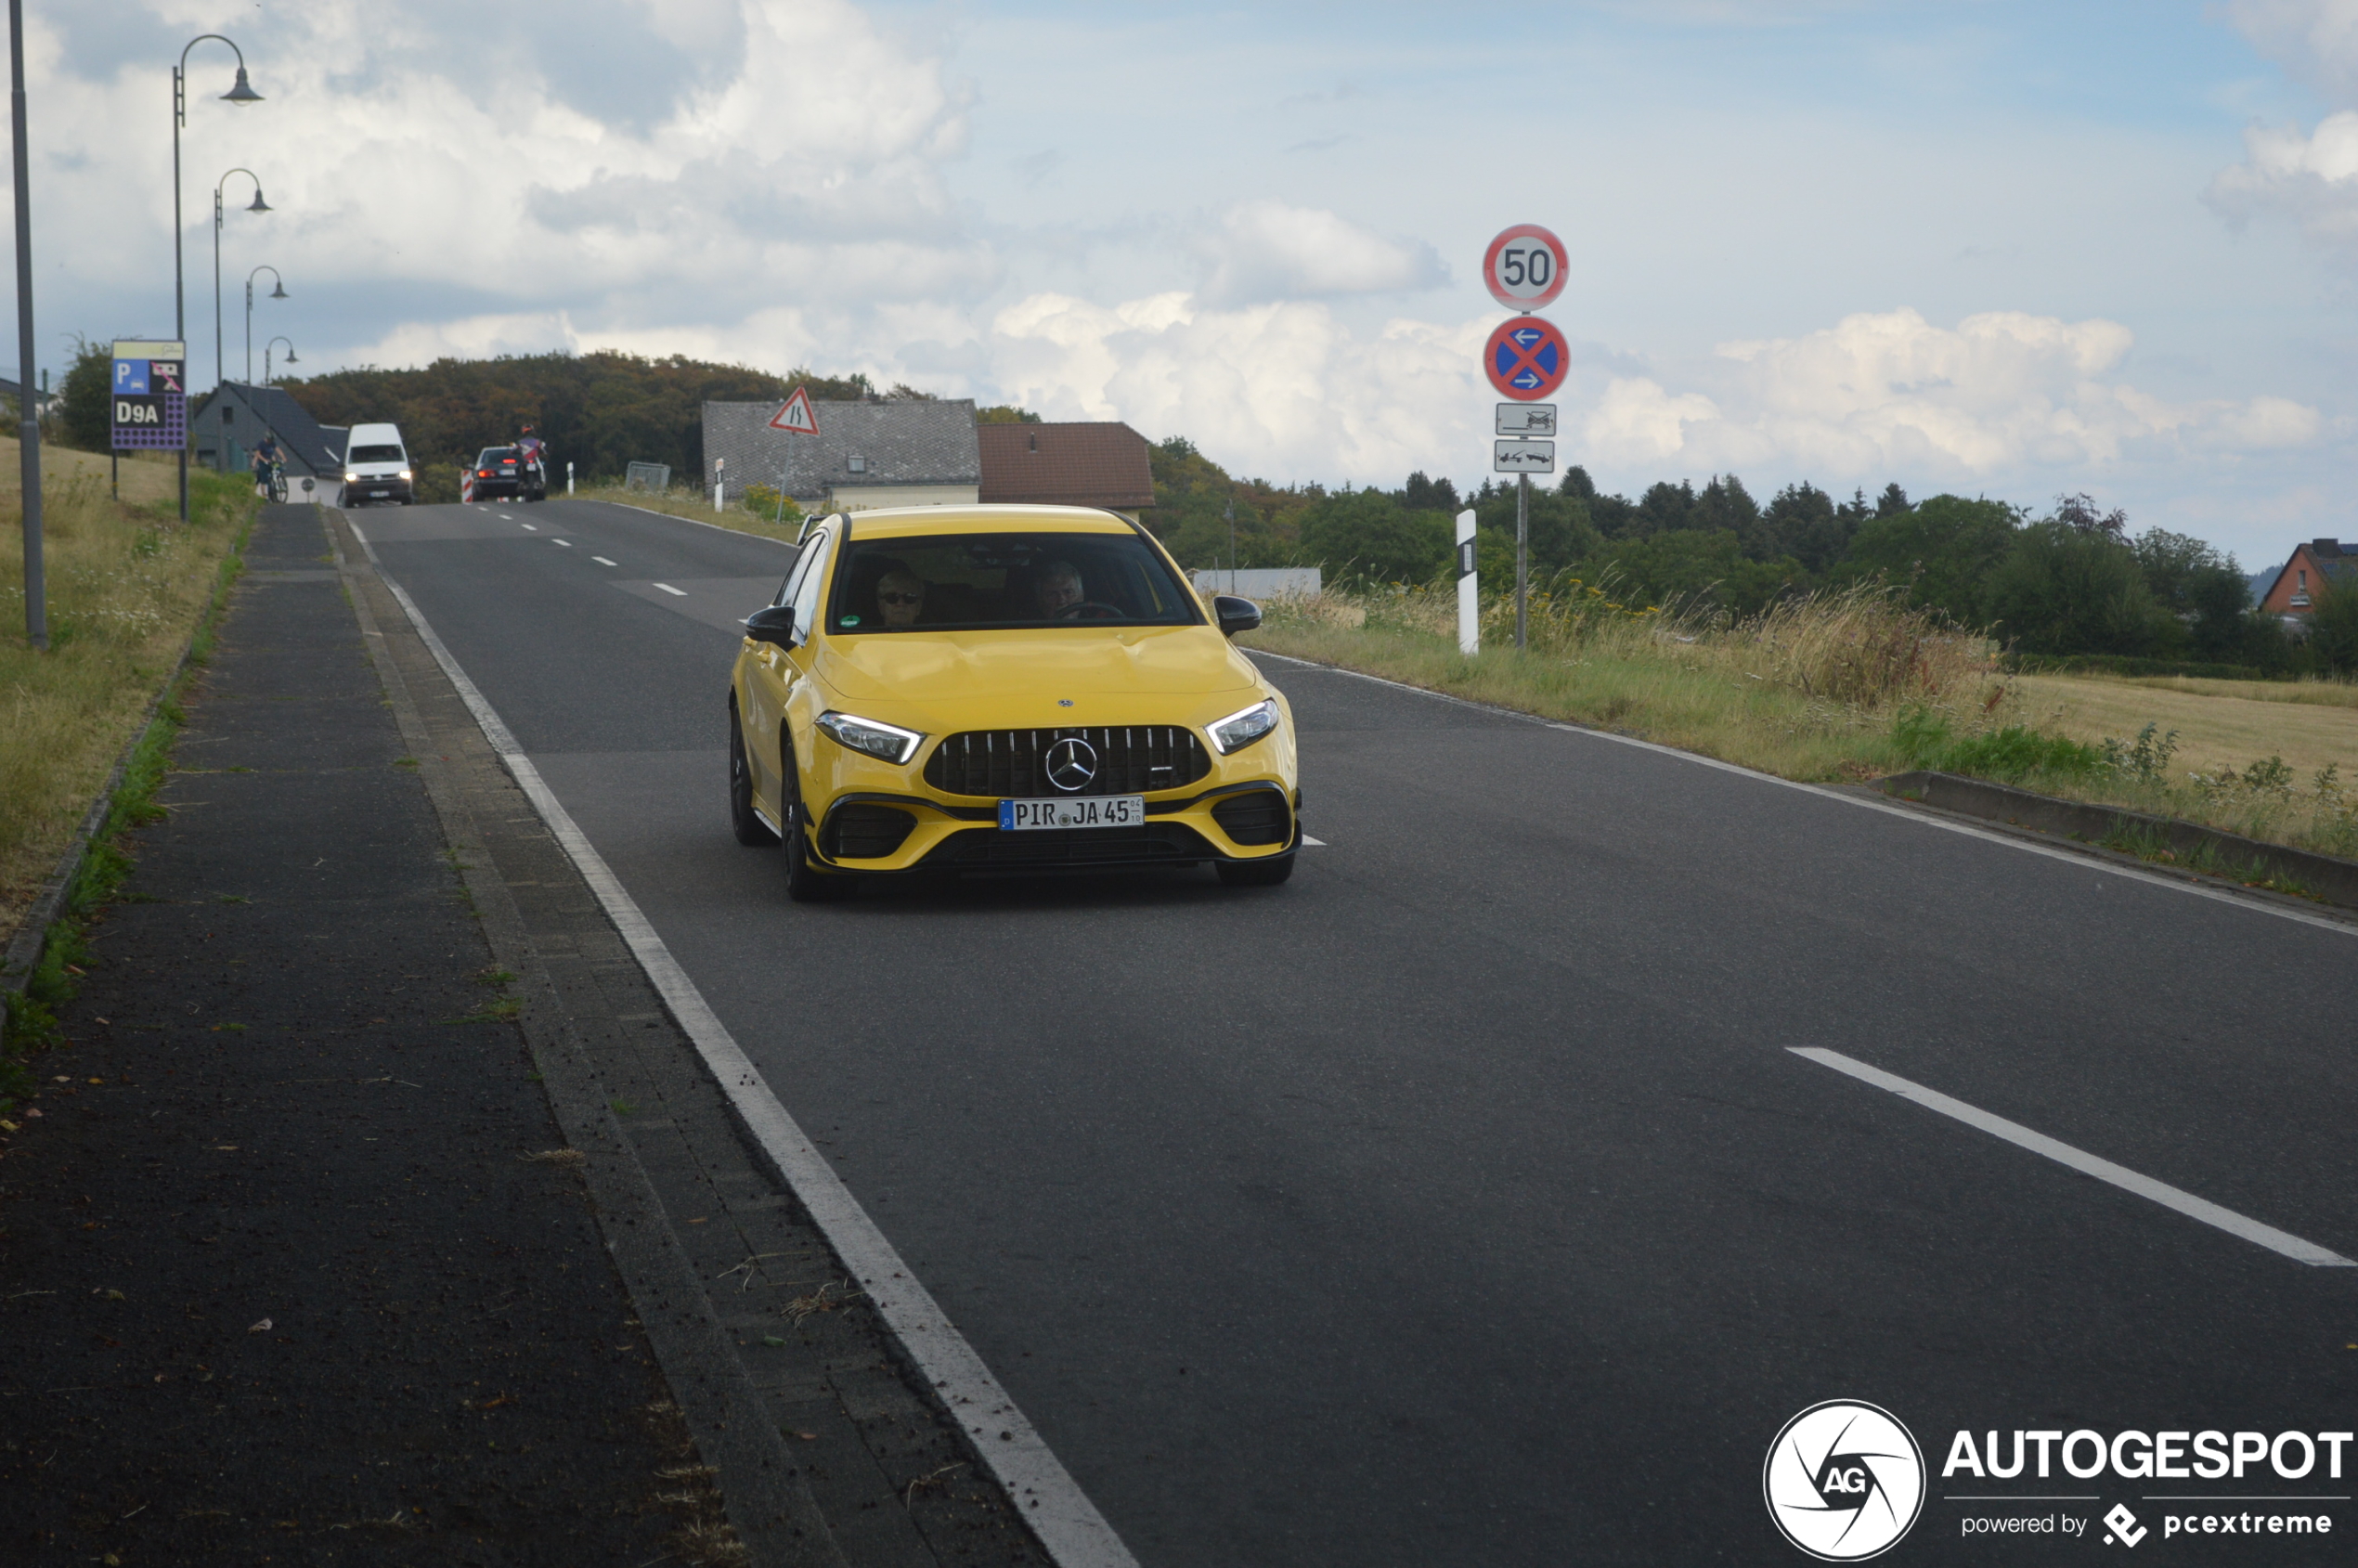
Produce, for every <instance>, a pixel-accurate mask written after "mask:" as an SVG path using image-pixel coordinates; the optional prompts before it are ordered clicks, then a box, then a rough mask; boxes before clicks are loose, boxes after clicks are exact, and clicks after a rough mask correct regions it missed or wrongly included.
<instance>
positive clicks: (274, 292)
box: [246, 186, 287, 382]
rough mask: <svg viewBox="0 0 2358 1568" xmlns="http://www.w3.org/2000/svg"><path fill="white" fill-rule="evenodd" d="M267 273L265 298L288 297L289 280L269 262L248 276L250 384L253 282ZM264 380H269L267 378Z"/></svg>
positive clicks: (249, 373)
mask: <svg viewBox="0 0 2358 1568" xmlns="http://www.w3.org/2000/svg"><path fill="white" fill-rule="evenodd" d="M253 199H254V200H255V201H261V200H262V188H261V187H260V186H256V187H255V188H254V192H253ZM247 211H248V212H252V211H253V208H248V209H247ZM264 273H268V274H269V275H270V292H269V293H268V294H267V295H266V296H265V297H266V298H268V299H274V300H282V299H285V298H286V297H287V280H286V279H283V278H281V277H279V269H278V268H277V267H275V266H271V265H270V264H269V263H268V262H264V263H263V264H262V265H261V266H257V267H255V268H254V269H253V271H252V272H249V273H247V274H246V380H247V381H248V382H252V381H253V280H254V279H256V278H259V277H261V276H262V275H263V274H264ZM264 357H265V358H267V357H269V356H268V355H267V354H265V355H264ZM264 379H265V380H266V381H267V380H268V378H267V377H265V378H264Z"/></svg>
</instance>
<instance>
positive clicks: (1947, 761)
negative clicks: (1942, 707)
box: [1891, 706, 2108, 784]
mask: <svg viewBox="0 0 2358 1568" xmlns="http://www.w3.org/2000/svg"><path fill="white" fill-rule="evenodd" d="M1891 738H1892V741H1893V743H1894V745H1897V746H1898V750H1899V752H1900V755H1901V756H1903V757H1904V758H1907V759H1908V761H1909V763H1910V765H1911V766H1913V767H1917V768H1924V769H1928V770H1930V771H1933V772H1936V773H1966V774H1970V775H1972V776H1973V777H1976V778H1983V779H1995V780H1997V781H1998V782H1999V783H2001V784H2020V783H2022V782H2023V780H2025V779H2027V778H2029V777H2031V776H2032V775H2033V774H2040V773H2043V774H2047V775H2049V776H2052V777H2056V778H2090V777H2093V776H2095V775H2098V774H2101V773H2104V772H2105V771H2108V770H2107V766H2106V763H2105V754H2104V753H2103V752H2101V751H2099V750H2098V749H2097V748H2096V747H2094V746H2092V745H2080V744H2079V742H2078V741H2073V740H2066V739H2065V738H2064V737H2063V736H2061V735H2042V734H2041V733H2040V732H2038V731H2036V730H2030V729H2026V728H2025V727H2023V726H2022V725H2020V724H2009V725H2007V726H2006V727H2005V728H2004V729H2002V730H1989V731H1986V732H1983V733H1981V734H1978V735H1966V736H1964V737H1963V738H1960V737H1959V736H1957V735H1956V734H1955V733H1954V732H1952V731H1951V730H1950V725H1949V720H1948V719H1946V718H1944V717H1943V716H1941V715H1940V714H1938V713H1936V712H1934V711H1933V710H1932V709H1931V708H1928V707H1921V706H1915V707H1909V708H1905V709H1902V710H1901V712H1900V714H1899V717H1898V719H1897V721H1895V722H1894V723H1893V725H1892V732H1891Z"/></svg>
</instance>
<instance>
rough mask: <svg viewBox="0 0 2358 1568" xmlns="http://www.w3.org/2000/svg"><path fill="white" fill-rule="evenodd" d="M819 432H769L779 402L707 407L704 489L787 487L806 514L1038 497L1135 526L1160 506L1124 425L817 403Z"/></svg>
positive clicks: (923, 405)
mask: <svg viewBox="0 0 2358 1568" xmlns="http://www.w3.org/2000/svg"><path fill="white" fill-rule="evenodd" d="M810 407H811V411H812V415H813V417H814V418H815V419H816V420H817V421H818V425H819V433H818V434H816V435H795V434H786V433H785V432H783V431H777V430H772V429H771V428H770V420H771V416H772V415H774V414H775V413H776V412H777V411H778V405H776V404H775V403H706V405H705V406H704V455H705V473H704V477H703V483H704V485H705V486H706V488H707V489H709V488H710V487H711V486H713V485H714V484H716V483H717V484H719V485H721V486H724V488H725V490H726V492H727V493H728V494H730V495H732V496H742V495H743V494H744V493H745V489H746V487H747V486H753V485H764V486H769V487H771V489H773V490H783V491H784V493H785V494H786V495H788V496H790V497H792V498H793V499H794V501H795V504H797V506H800V507H801V508H803V509H804V510H805V511H807V512H859V511H865V510H869V509H872V508H876V507H887V506H958V505H972V504H973V503H975V502H977V501H986V502H1030V503H1033V504H1048V505H1057V506H1094V507H1102V508H1104V509H1106V510H1107V511H1109V512H1121V514H1122V515H1124V516H1126V517H1128V518H1130V519H1131V520H1132V521H1133V522H1135V521H1136V520H1137V517H1138V513H1139V512H1140V511H1142V510H1143V509H1145V508H1147V507H1149V506H1152V505H1153V504H1154V476H1153V474H1152V473H1151V471H1150V469H1149V467H1148V465H1147V439H1146V437H1145V436H1143V435H1140V434H1138V433H1137V432H1136V431H1134V430H1133V429H1131V428H1130V427H1129V426H1128V425H1126V424H1120V423H1112V422H1106V423H1071V424H986V425H978V424H976V423H975V406H974V403H973V402H972V400H970V399H967V398H954V399H952V398H887V399H882V400H875V401H862V402H857V403H818V402H814V403H812V404H811V406H810Z"/></svg>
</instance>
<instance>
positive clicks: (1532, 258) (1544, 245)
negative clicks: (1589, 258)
mask: <svg viewBox="0 0 2358 1568" xmlns="http://www.w3.org/2000/svg"><path fill="white" fill-rule="evenodd" d="M1569 259H1570V258H1568V257H1567V256H1566V255H1565V253H1564V242H1563V241H1562V240H1559V239H1557V238H1556V237H1555V236H1554V235H1552V234H1550V233H1548V231H1547V230H1546V229H1544V228H1542V227H1539V226H1538V225H1537V224H1535V223H1519V224H1517V225H1515V227H1512V228H1510V229H1509V230H1507V231H1506V232H1505V233H1504V234H1501V235H1500V236H1498V238H1497V239H1496V240H1492V241H1491V242H1490V249H1489V250H1488V251H1486V252H1484V253H1483V257H1482V280H1483V282H1485V283H1487V284H1489V285H1490V297H1491V298H1492V299H1495V300H1496V301H1497V302H1498V303H1499V304H1500V305H1505V306H1506V307H1507V308H1508V309H1509V310H1538V309H1540V308H1541V307H1543V306H1545V305H1548V304H1550V303H1552V302H1553V301H1554V299H1555V297H1556V296H1557V295H1558V294H1561V293H1562V292H1564V266H1565V264H1566V262H1567V261H1568V260H1569Z"/></svg>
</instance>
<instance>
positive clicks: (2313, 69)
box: [2203, 0, 2358, 260]
mask: <svg viewBox="0 0 2358 1568" xmlns="http://www.w3.org/2000/svg"><path fill="white" fill-rule="evenodd" d="M2226 15H2227V17H2228V19H2230V20H2231V21H2233V22H2234V23H2235V27H2236V29H2237V30H2238V31H2240V32H2242V33H2243V34H2244V36H2245V37H2246V38H2248V39H2249V40H2250V41H2251V43H2252V45H2253V46H2254V47H2256V48H2257V49H2259V51H2260V52H2261V54H2263V55H2265V56H2267V57H2269V58H2272V59H2274V60H2275V61H2276V62H2277V63H2278V64H2279V65H2281V66H2283V67H2284V68H2285V70H2286V71H2287V73H2289V74H2290V75H2292V76H2293V77H2295V78H2296V79H2298V80H2300V81H2301V82H2303V83H2306V84H2308V85H2309V86H2311V87H2312V88H2313V89H2315V90H2316V91H2317V92H2318V93H2319V94H2320V95H2322V96H2323V97H2325V98H2326V101H2327V102H2328V103H2332V104H2337V105H2342V106H2353V107H2358V0H2235V3H2234V4H2231V5H2230V6H2228V7H2227V9H2226ZM2203 200H2204V201H2207V202H2209V204H2210V206H2211V207H2212V208H2213V210H2215V211H2216V212H2218V213H2219V214H2220V215H2221V216H2222V217H2224V218H2225V219H2226V220H2227V221H2228V222H2229V223H2230V224H2232V225H2234V226H2235V227H2238V228H2240V227H2243V226H2244V225H2245V224H2247V223H2248V222H2250V221H2251V220H2252V219H2253V218H2255V217H2279V218H2284V219H2287V220H2289V221H2291V222H2292V223H2294V224H2295V225H2297V226H2298V227H2300V231H2301V234H2302V236H2303V237H2304V238H2306V239H2307V240H2310V241H2311V242H2312V243H2313V244H2316V245H2319V246H2321V247H2324V248H2326V249H2327V250H2331V251H2337V252H2339V253H2341V254H2342V256H2343V258H2344V259H2346V260H2358V112H2352V107H2343V108H2340V109H2339V110H2337V111H2336V112H2333V113H2329V114H2327V115H2326V117H2325V118H2324V119H2323V120H2321V121H2319V122H2318V123H2317V125H2316V128H2315V129H2314V130H2306V131H2305V130H2303V129H2301V127H2300V126H2299V125H2298V124H2284V125H2266V124H2260V123H2254V124H2252V125H2249V126H2248V127H2247V128H2246V129H2245V131H2244V161H2243V162H2240V163H2237V164H2235V165H2232V166H2231V167H2228V168H2225V169H2222V170H2221V171H2220V172H2219V173H2218V175H2215V176H2214V177H2213V178H2212V180H2211V182H2210V185H2209V188H2208V189H2206V190H2205V191H2204V192H2203Z"/></svg>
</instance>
